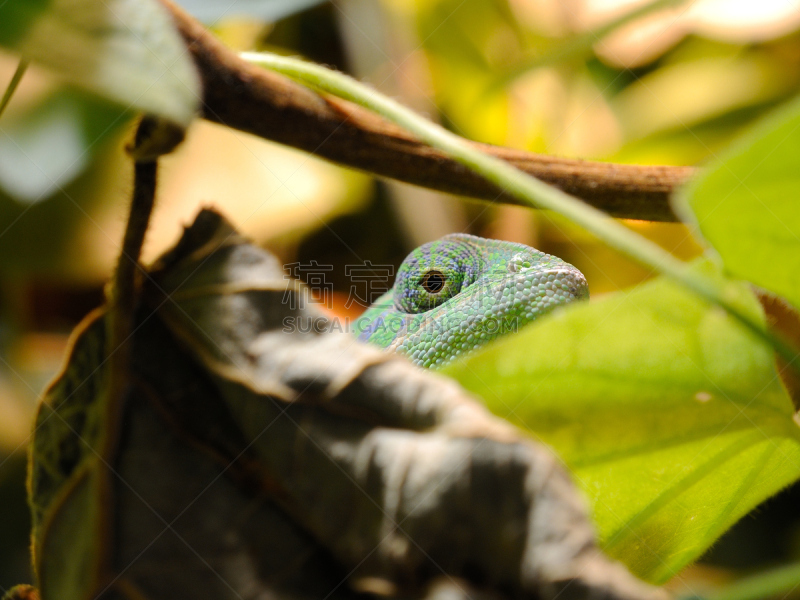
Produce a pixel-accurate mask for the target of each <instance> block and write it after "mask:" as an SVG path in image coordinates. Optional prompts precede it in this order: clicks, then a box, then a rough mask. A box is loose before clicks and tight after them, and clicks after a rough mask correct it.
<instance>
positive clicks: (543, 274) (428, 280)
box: [356, 233, 589, 368]
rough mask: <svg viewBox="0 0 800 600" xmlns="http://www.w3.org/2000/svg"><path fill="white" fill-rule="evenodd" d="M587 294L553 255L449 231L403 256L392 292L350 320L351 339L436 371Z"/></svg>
mask: <svg viewBox="0 0 800 600" xmlns="http://www.w3.org/2000/svg"><path fill="white" fill-rule="evenodd" d="M588 297H589V289H588V287H587V285H586V279H585V278H584V276H583V274H582V273H581V272H580V271H579V270H578V269H576V268H575V267H573V266H572V265H570V264H569V263H566V262H564V261H563V260H561V259H560V258H557V257H555V256H551V255H549V254H545V253H543V252H539V251H538V250H536V249H534V248H531V247H530V246H525V245H523V244H516V243H513V242H503V241H499V240H487V239H484V238H480V237H476V236H474V235H467V234H462V233H454V234H451V235H447V236H445V237H443V238H442V239H440V240H437V241H435V242H429V243H427V244H423V245H422V246H420V247H419V248H417V249H416V250H414V251H413V252H412V253H411V254H409V255H408V256H407V257H406V259H405V261H403V264H402V265H401V266H400V269H399V270H398V272H397V278H396V280H395V284H394V287H393V288H392V289H391V290H389V292H388V293H386V294H384V295H383V296H381V297H380V298H379V299H378V301H377V302H375V303H374V304H373V305H372V306H371V307H370V308H368V309H367V311H366V312H365V313H364V314H363V315H362V317H361V318H359V319H358V321H357V322H356V335H357V336H358V339H360V340H362V341H367V342H370V343H373V344H376V345H378V346H380V347H381V348H385V349H387V350H391V351H395V352H399V353H401V354H404V355H406V356H407V357H408V358H409V359H410V360H411V361H412V362H413V363H415V364H417V365H420V366H423V367H434V368H435V367H440V366H442V365H444V364H446V363H448V362H449V361H451V360H452V359H454V358H455V357H456V356H458V355H460V354H462V353H464V352H468V351H470V350H473V349H475V348H477V347H479V346H482V345H483V344H485V343H486V342H488V341H490V340H493V339H495V338H496V337H499V336H501V335H506V334H508V333H512V332H516V331H518V330H519V328H520V327H522V326H523V325H525V324H526V323H529V322H531V321H533V320H535V319H537V318H538V317H540V316H541V315H543V314H546V313H548V312H550V311H551V310H552V309H553V308H555V307H557V306H560V305H562V304H567V303H569V302H572V301H573V300H579V299H583V298H588Z"/></svg>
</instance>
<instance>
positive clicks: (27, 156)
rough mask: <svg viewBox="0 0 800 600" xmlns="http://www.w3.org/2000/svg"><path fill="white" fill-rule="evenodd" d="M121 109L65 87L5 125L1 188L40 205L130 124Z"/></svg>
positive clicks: (0, 142) (0, 140) (0, 126)
mask: <svg viewBox="0 0 800 600" xmlns="http://www.w3.org/2000/svg"><path fill="white" fill-rule="evenodd" d="M130 116H131V114H130V113H129V112H128V111H126V110H124V109H123V108H121V107H119V106H118V105H115V104H111V103H108V102H106V101H104V100H102V99H99V98H96V97H92V96H90V95H88V94H85V93H82V92H76V91H75V90H69V89H63V88H62V89H60V90H58V91H57V92H55V93H54V94H51V95H49V96H47V97H46V98H44V99H43V100H42V101H40V102H39V103H38V104H37V105H36V106H34V107H32V108H31V109H30V110H29V111H28V112H27V113H25V114H23V115H21V116H19V117H18V118H17V119H5V120H3V121H2V122H0V187H2V188H3V189H4V190H5V191H6V192H8V193H9V195H11V196H13V197H14V198H16V199H17V200H21V201H23V202H36V201H39V200H43V199H45V198H47V197H48V196H50V195H51V194H52V193H53V192H55V191H56V190H58V189H61V188H63V186H65V185H67V184H68V183H69V182H71V181H72V180H73V179H74V178H75V177H76V176H77V175H79V174H80V173H81V172H82V171H83V170H84V169H85V168H86V166H87V165H88V164H89V163H90V162H91V160H92V158H93V156H95V155H96V154H97V152H99V151H101V150H105V149H107V146H106V145H105V142H106V141H108V140H109V139H111V138H112V137H113V136H114V135H115V134H117V133H118V132H119V130H120V128H121V127H123V126H124V125H125V124H126V123H128V121H129V119H130Z"/></svg>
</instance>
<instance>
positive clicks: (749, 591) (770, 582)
mask: <svg viewBox="0 0 800 600" xmlns="http://www.w3.org/2000/svg"><path fill="white" fill-rule="evenodd" d="M798 586H800V565H797V564H795V565H787V566H785V567H779V568H777V569H773V570H771V571H767V572H766V573H759V574H758V575H754V576H753V577H747V578H745V579H741V580H739V581H736V582H734V583H732V584H731V585H729V586H728V587H727V588H726V589H724V590H722V591H721V592H719V593H718V594H715V595H714V596H712V597H711V600H761V599H762V598H772V597H776V596H781V597H783V596H785V595H787V594H789V592H791V591H792V590H794V589H795V588H797V587H798Z"/></svg>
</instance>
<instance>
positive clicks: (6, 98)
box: [0, 58, 30, 117]
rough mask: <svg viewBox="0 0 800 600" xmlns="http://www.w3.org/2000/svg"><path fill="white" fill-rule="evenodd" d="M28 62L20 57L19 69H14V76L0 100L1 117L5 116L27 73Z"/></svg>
mask: <svg viewBox="0 0 800 600" xmlns="http://www.w3.org/2000/svg"><path fill="white" fill-rule="evenodd" d="M28 64H30V63H29V62H28V61H27V60H25V59H24V58H22V59H20V61H19V64H18V65H17V70H16V71H14V76H13V77H12V78H11V81H10V82H9V83H8V87H7V88H6V91H5V92H4V93H3V98H2V99H1V100H0V117H2V116H3V112H4V111H5V110H6V106H8V103H9V102H10V101H11V96H13V95H14V92H15V91H16V90H17V87H19V82H20V81H22V76H23V75H25V71H27V70H28Z"/></svg>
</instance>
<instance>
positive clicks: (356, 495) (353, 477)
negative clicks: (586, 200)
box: [30, 210, 665, 600]
mask: <svg viewBox="0 0 800 600" xmlns="http://www.w3.org/2000/svg"><path fill="white" fill-rule="evenodd" d="M302 300H303V288H302V287H301V286H300V285H299V284H297V283H293V282H290V281H287V280H286V279H285V278H284V275H283V271H282V269H281V268H280V265H279V264H278V263H277V261H276V260H275V259H274V258H273V257H271V256H270V255H269V254H267V253H266V252H264V251H263V250H261V249H259V248H257V247H256V246H254V245H252V244H249V243H248V242H247V241H246V240H244V239H242V238H241V237H240V236H239V235H238V234H237V233H236V232H235V231H234V230H233V229H232V228H231V227H230V225H228V224H227V223H226V222H225V221H224V219H222V218H221V217H220V216H219V215H218V214H216V213H214V212H212V211H208V210H206V211H203V212H201V213H200V215H199V216H198V217H197V220H196V221H195V223H194V224H193V225H192V226H191V227H189V228H187V230H186V231H185V232H184V235H183V237H182V239H181V240H180V241H179V243H178V244H177V245H176V247H175V248H173V249H172V250H171V251H170V252H168V253H167V254H166V255H164V256H163V257H162V258H161V259H160V260H159V261H158V263H157V264H156V265H155V266H154V267H153V269H152V270H151V271H150V274H149V277H148V278H147V281H146V284H145V293H144V301H143V304H142V306H141V308H140V311H139V314H138V317H137V328H136V331H135V334H134V336H133V340H132V344H133V347H132V348H133V350H132V356H133V365H132V367H131V375H130V381H129V385H128V386H127V388H126V391H125V393H124V394H122V395H121V397H109V394H108V393H107V390H108V389H109V388H108V385H107V383H108V372H107V367H106V365H107V363H106V357H107V355H108V353H109V350H108V349H107V348H105V344H104V340H105V323H104V320H103V318H102V313H101V312H99V313H97V314H95V315H92V316H90V317H89V318H88V319H87V321H86V322H85V323H84V324H83V326H82V327H81V328H79V330H78V331H77V332H76V334H75V337H74V341H73V345H72V349H71V353H70V356H69V360H68V364H67V366H66V367H65V370H64V372H63V373H62V375H61V376H60V377H59V378H58V379H57V380H56V381H55V382H54V383H53V384H52V386H51V388H50V389H49V391H48V392H47V394H46V397H45V399H44V402H43V403H42V405H41V408H40V410H39V414H38V418H37V426H36V427H37V428H36V437H35V442H34V445H33V451H32V461H31V475H30V488H31V494H32V504H33V506H34V521H35V528H34V563H35V567H36V571H37V574H38V579H39V586H40V592H41V595H42V598H43V599H44V600H88V599H89V598H96V597H103V598H127V599H130V600H134V599H135V600H141V599H154V600H155V599H172V598H210V599H228V598H280V599H287V600H290V599H306V598H308V599H310V598H318V599H324V598H348V599H350V598H353V599H355V598H367V597H374V596H376V595H380V596H390V597H395V598H408V599H411V598H437V599H445V598H447V599H450V598H452V599H462V598H475V599H477V598H512V597H514V598H517V597H525V598H543V599H547V598H555V597H558V598H559V599H561V600H569V599H578V598H609V599H619V600H623V599H626V600H645V599H647V600H650V599H652V600H655V599H657V598H664V597H665V595H664V593H663V592H662V591H661V590H658V589H655V588H651V587H649V586H647V585H645V584H643V583H641V582H639V581H637V580H636V579H634V578H633V577H632V576H631V575H630V574H629V573H628V572H627V571H626V570H625V569H624V568H623V567H622V566H621V565H619V564H616V563H613V562H612V561H610V560H608V559H607V558H605V557H604V556H603V555H602V554H601V553H600V552H599V551H598V550H597V548H596V546H595V544H594V537H593V531H592V528H591V526H590V524H589V522H588V519H587V516H586V514H585V509H584V505H583V503H582V501H581V499H580V497H579V496H578V494H577V492H576V491H575V489H574V487H573V486H572V484H571V482H570V480H569V477H568V475H567V474H566V473H565V471H564V470H563V469H562V467H561V465H560V463H559V461H558V460H557V459H556V458H555V457H554V456H553V455H551V454H550V452H549V451H548V450H547V449H545V448H543V447H542V446H540V445H538V444H536V443H535V442H533V441H532V440H530V439H527V438H525V437H524V436H522V435H521V434H520V433H519V432H517V431H516V430H515V429H513V428H512V427H511V426H510V425H508V424H507V423H505V422H504V421H501V420H499V419H497V418H495V417H493V416H491V415H490V414H489V413H488V412H487V411H486V410H485V409H484V408H483V407H482V406H480V405H479V404H478V403H476V402H475V401H474V400H472V399H471V398H470V397H468V396H467V394H466V393H465V392H464V391H463V390H462V389H461V388H460V387H458V386H457V385H456V384H454V383H453V382H451V381H449V380H447V379H444V378H442V377H441V376H437V375H435V374H432V373H429V372H425V371H422V370H420V369H418V368H417V367H414V366H412V365H411V364H410V363H408V362H406V361H405V359H403V358H401V357H396V356H391V355H387V354H384V353H382V352H380V351H378V350H375V349H373V348H371V347H369V346H366V345H363V344H360V343H358V342H356V341H355V340H354V339H353V338H352V337H351V336H349V335H347V334H345V333H341V332H332V331H330V329H331V327H329V325H330V323H329V322H327V321H326V320H325V318H324V317H323V316H321V315H320V314H318V313H317V312H316V310H315V309H314V308H313V306H309V305H305V303H304V302H303V301H302ZM287 318H288V319H294V321H287V320H286V319H287ZM298 319H300V320H305V324H304V325H303V326H299V327H298V326H296V325H297V324H298ZM287 324H291V325H292V326H289V325H287ZM109 407H110V408H111V410H109ZM110 414H111V415H114V414H116V415H117V416H118V418H117V419H116V420H114V419H110V418H109V417H108V415H110ZM108 428H111V429H112V430H111V431H108V430H107V429H108ZM109 474H110V475H109Z"/></svg>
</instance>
